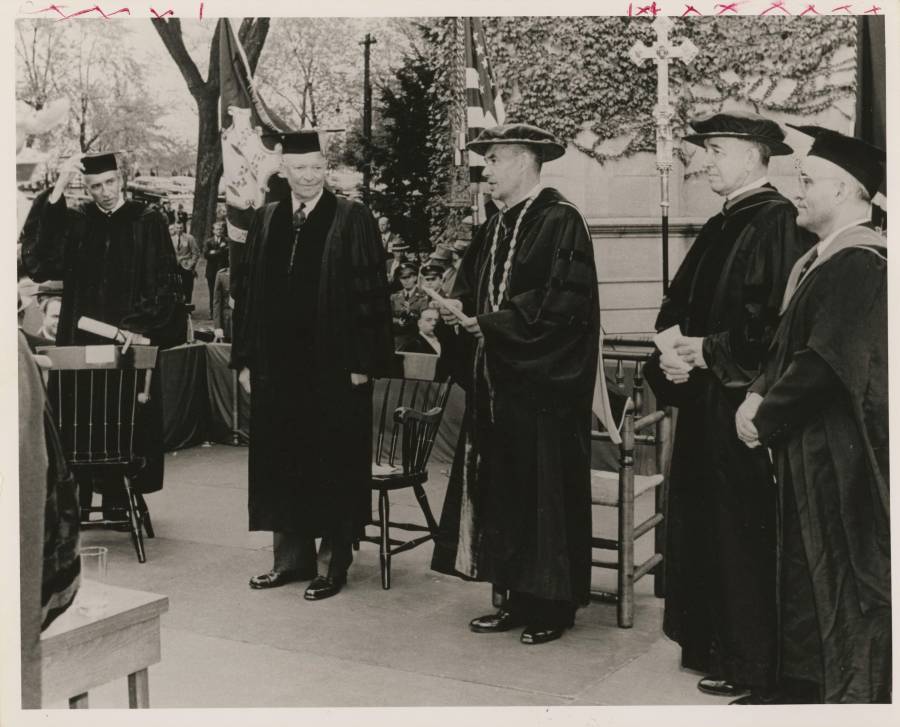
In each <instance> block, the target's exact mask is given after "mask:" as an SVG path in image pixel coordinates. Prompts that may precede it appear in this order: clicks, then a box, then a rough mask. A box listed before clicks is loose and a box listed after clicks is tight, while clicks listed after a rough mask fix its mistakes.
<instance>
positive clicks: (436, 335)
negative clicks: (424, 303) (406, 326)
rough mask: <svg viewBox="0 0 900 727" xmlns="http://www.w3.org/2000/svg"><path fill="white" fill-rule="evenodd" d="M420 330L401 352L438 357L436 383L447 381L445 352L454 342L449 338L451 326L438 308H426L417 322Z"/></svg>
mask: <svg viewBox="0 0 900 727" xmlns="http://www.w3.org/2000/svg"><path fill="white" fill-rule="evenodd" d="M417 326H418V329H419V332H418V334H416V335H415V336H414V337H413V338H412V339H410V340H409V341H408V342H407V343H406V344H404V345H403V346H402V347H401V348H400V349H398V350H399V351H401V352H403V353H426V354H431V355H435V356H437V357H438V362H437V370H436V371H435V374H434V380H435V381H446V380H447V376H448V370H447V365H446V361H445V358H444V356H443V354H444V352H445V351H446V350H447V347H448V345H450V344H451V343H452V342H451V341H450V340H449V338H448V337H452V336H453V334H452V333H451V332H450V328H449V326H446V325H444V323H443V322H442V321H441V314H440V312H439V311H438V310H437V308H431V307H429V308H426V309H425V310H423V311H422V312H421V313H420V314H419V320H418V321H417Z"/></svg>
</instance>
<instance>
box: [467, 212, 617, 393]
mask: <svg viewBox="0 0 900 727" xmlns="http://www.w3.org/2000/svg"><path fill="white" fill-rule="evenodd" d="M550 214H551V215H552V216H548V218H547V219H546V221H545V223H544V225H543V227H542V230H541V232H540V233H539V234H540V235H541V237H540V238H538V239H537V240H536V241H535V242H534V243H533V244H535V245H542V246H545V245H546V246H548V247H549V248H550V250H552V263H551V266H550V269H549V270H548V276H547V278H546V280H545V282H544V283H543V284H542V285H540V286H538V287H534V288H532V289H530V290H525V291H521V292H519V293H517V294H515V295H513V296H512V297H511V298H510V299H509V300H508V301H507V303H508V304H507V305H506V306H505V307H501V309H500V310H498V311H492V312H487V313H482V314H480V315H479V316H478V324H479V326H480V327H481V331H482V333H483V334H484V348H485V355H486V356H487V361H488V365H489V366H491V368H494V364H497V365H499V366H500V367H502V369H504V370H507V371H511V372H514V374H515V375H516V376H517V378H521V379H523V380H527V381H531V382H533V383H535V384H537V385H540V386H542V387H547V392H548V393H551V392H552V393H553V394H559V395H566V394H568V395H575V394H576V393H579V394H580V393H584V392H583V391H582V389H583V388H584V386H585V382H586V381H587V380H588V379H589V380H590V381H589V383H590V384H591V385H592V384H593V381H594V378H595V374H596V358H595V357H596V355H597V350H598V346H599V332H600V321H599V306H598V303H597V271H596V268H595V265H594V250H593V244H592V242H591V238H590V234H589V232H588V229H587V226H586V225H585V222H584V220H583V219H582V217H581V215H580V214H579V213H578V211H577V210H575V209H574V208H572V207H569V206H567V205H558V206H557V208H556V209H554V210H553V211H552V212H551V213H550ZM586 368H590V369H592V370H591V372H590V376H589V377H588V376H587V375H586Z"/></svg>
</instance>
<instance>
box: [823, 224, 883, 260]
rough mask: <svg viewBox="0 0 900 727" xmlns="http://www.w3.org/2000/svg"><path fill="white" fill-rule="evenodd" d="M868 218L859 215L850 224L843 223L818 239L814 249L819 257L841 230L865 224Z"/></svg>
mask: <svg viewBox="0 0 900 727" xmlns="http://www.w3.org/2000/svg"><path fill="white" fill-rule="evenodd" d="M869 219H870V218H869V217H861V218H860V219H858V220H853V222H851V223H850V224H847V225H844V226H843V227H839V228H838V229H836V230H835V231H834V232H832V233H831V234H830V235H828V236H826V237H825V238H824V239H822V240H819V242H818V243H817V244H816V251H817V254H818V256H819V257H821V256H822V254H823V253H824V252H825V250H827V249H828V246H829V245H831V243H832V242H834V240H835V238H836V237H837V236H838V235H840V234H841V233H842V232H844V231H845V230H849V229H850V228H851V227H857V226H859V225H865V224H866V223H868V222H869Z"/></svg>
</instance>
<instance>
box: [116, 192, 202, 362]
mask: <svg viewBox="0 0 900 727" xmlns="http://www.w3.org/2000/svg"><path fill="white" fill-rule="evenodd" d="M138 230H139V232H138V233H137V234H139V235H140V236H141V238H142V239H141V245H140V249H141V252H142V254H143V260H142V261H141V272H140V274H139V276H138V277H139V279H138V280H137V286H138V287H137V289H136V290H134V291H133V293H132V302H131V310H130V311H129V312H128V313H127V314H126V315H125V316H124V317H123V318H122V320H121V321H119V322H118V323H119V326H120V327H121V328H124V329H126V330H129V331H134V332H136V333H141V334H144V335H148V336H149V337H150V339H151V340H152V341H153V342H154V343H155V344H157V345H163V346H170V345H174V344H177V343H183V342H184V335H183V334H184V326H185V325H186V320H185V319H184V309H183V305H182V303H183V301H182V293H181V286H180V280H179V275H178V263H177V262H176V260H175V251H174V249H173V247H172V239H171V238H170V237H169V228H168V225H166V221H165V217H164V216H163V215H162V213H161V212H158V211H157V210H155V209H150V210H147V211H146V212H145V213H144V214H143V215H142V216H141V218H140V219H139V222H138Z"/></svg>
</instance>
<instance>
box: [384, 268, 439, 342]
mask: <svg viewBox="0 0 900 727" xmlns="http://www.w3.org/2000/svg"><path fill="white" fill-rule="evenodd" d="M418 277H419V270H418V268H417V267H416V265H415V264H414V263H407V262H404V263H401V264H400V285H402V286H403V289H402V290H400V291H398V292H396V293H394V294H393V295H392V296H391V317H392V319H393V329H394V350H395V351H399V350H400V347H401V346H403V345H404V344H405V343H406V342H407V341H409V340H410V339H412V338H414V337H415V335H416V321H417V320H418V318H419V313H421V312H422V311H423V310H425V309H426V308H427V307H428V305H429V302H430V298H429V297H428V295H427V294H426V293H425V291H423V290H422V289H421V288H419V285H418Z"/></svg>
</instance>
